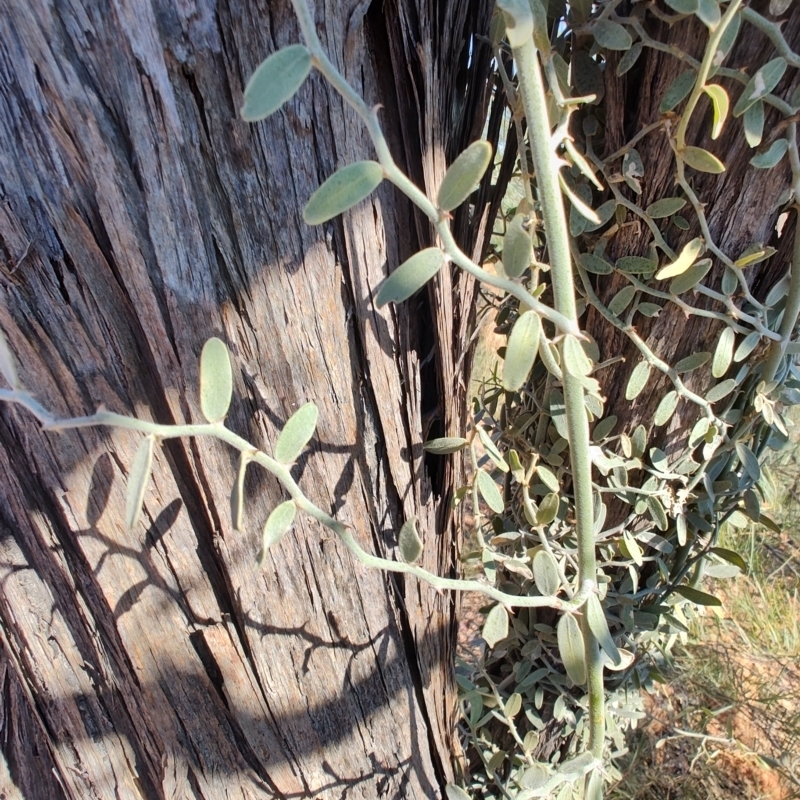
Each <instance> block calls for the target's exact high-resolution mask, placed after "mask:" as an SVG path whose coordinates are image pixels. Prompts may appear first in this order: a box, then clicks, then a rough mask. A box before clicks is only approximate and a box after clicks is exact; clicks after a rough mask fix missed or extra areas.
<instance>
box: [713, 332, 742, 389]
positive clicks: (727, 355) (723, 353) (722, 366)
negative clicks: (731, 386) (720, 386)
mask: <svg viewBox="0 0 800 800" xmlns="http://www.w3.org/2000/svg"><path fill="white" fill-rule="evenodd" d="M735 342H736V333H735V331H734V330H733V328H727V327H726V328H725V329H724V330H723V331H722V333H721V334H720V337H719V341H718V342H717V348H716V350H714V360H713V361H712V362H711V374H712V375H713V376H714V377H715V378H721V377H722V376H723V375H724V374H725V373H726V372H727V371H728V367H730V365H731V361H733V345H734V344H735Z"/></svg>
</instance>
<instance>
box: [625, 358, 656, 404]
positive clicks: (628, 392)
mask: <svg viewBox="0 0 800 800" xmlns="http://www.w3.org/2000/svg"><path fill="white" fill-rule="evenodd" d="M649 377H650V365H649V364H648V363H647V362H646V361H640V362H639V363H638V364H637V365H636V366H635V367H634V368H633V372H632V373H631V377H630V378H629V379H628V385H627V386H626V387H625V399H626V400H635V399H636V398H637V397H638V396H639V395H640V394H641V392H642V389H644V387H645V384H646V383H647V380H648V378H649Z"/></svg>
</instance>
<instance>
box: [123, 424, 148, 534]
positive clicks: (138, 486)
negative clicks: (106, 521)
mask: <svg viewBox="0 0 800 800" xmlns="http://www.w3.org/2000/svg"><path fill="white" fill-rule="evenodd" d="M155 446H156V438H155V436H145V438H144V439H142V441H141V443H140V444H139V449H138V450H137V451H136V456H135V457H134V459H133V464H131V471H130V473H129V475H128V486H127V490H126V493H125V525H126V526H127V528H128V530H133V528H135V527H136V526H137V525H138V524H139V517H140V516H141V514H142V503H144V493H145V490H146V489H147V483H148V481H149V480H150V471H151V470H152V468H153V451H154V450H155Z"/></svg>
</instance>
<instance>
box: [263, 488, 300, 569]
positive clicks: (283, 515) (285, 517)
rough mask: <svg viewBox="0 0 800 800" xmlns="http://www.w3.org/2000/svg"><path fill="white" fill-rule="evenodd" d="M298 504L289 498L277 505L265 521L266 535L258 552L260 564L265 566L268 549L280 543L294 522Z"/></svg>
mask: <svg viewBox="0 0 800 800" xmlns="http://www.w3.org/2000/svg"><path fill="white" fill-rule="evenodd" d="M296 512H297V506H296V505H295V504H294V501H293V500H287V501H286V502H285V503H281V504H280V505H279V506H276V507H275V508H274V509H273V510H272V513H271V514H270V515H269V517H267V521H266V522H265V523H264V537H263V539H262V542H261V552H260V553H259V554H258V566H259V567H263V566H264V562H265V561H266V559H267V551H268V550H269V549H270V547H273V546H274V545H276V544H278V542H280V540H281V539H283V537H284V536H285V535H286V533H287V532H288V531H289V529H290V528H291V527H292V524H293V523H294V516H295V513H296Z"/></svg>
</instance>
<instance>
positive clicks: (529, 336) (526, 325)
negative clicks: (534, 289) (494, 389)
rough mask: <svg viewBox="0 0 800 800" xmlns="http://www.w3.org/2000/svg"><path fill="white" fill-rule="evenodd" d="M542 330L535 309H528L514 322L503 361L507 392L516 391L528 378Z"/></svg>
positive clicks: (504, 381)
mask: <svg viewBox="0 0 800 800" xmlns="http://www.w3.org/2000/svg"><path fill="white" fill-rule="evenodd" d="M541 330H542V322H541V320H540V319H539V315H538V314H537V313H536V312H534V311H526V312H525V313H524V314H522V315H521V316H520V317H519V319H518V320H517V321H516V322H515V323H514V327H513V328H512V329H511V335H510V336H509V337H508V344H507V345H506V357H505V360H504V362H503V388H504V389H505V390H506V391H507V392H516V391H517V390H518V389H519V388H520V387H521V386H522V385H523V384H524V383H525V381H526V380H527V379H528V375H530V372H531V369H532V368H533V362H534V361H535V360H536V353H537V352H538V349H539V336H540V334H541Z"/></svg>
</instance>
